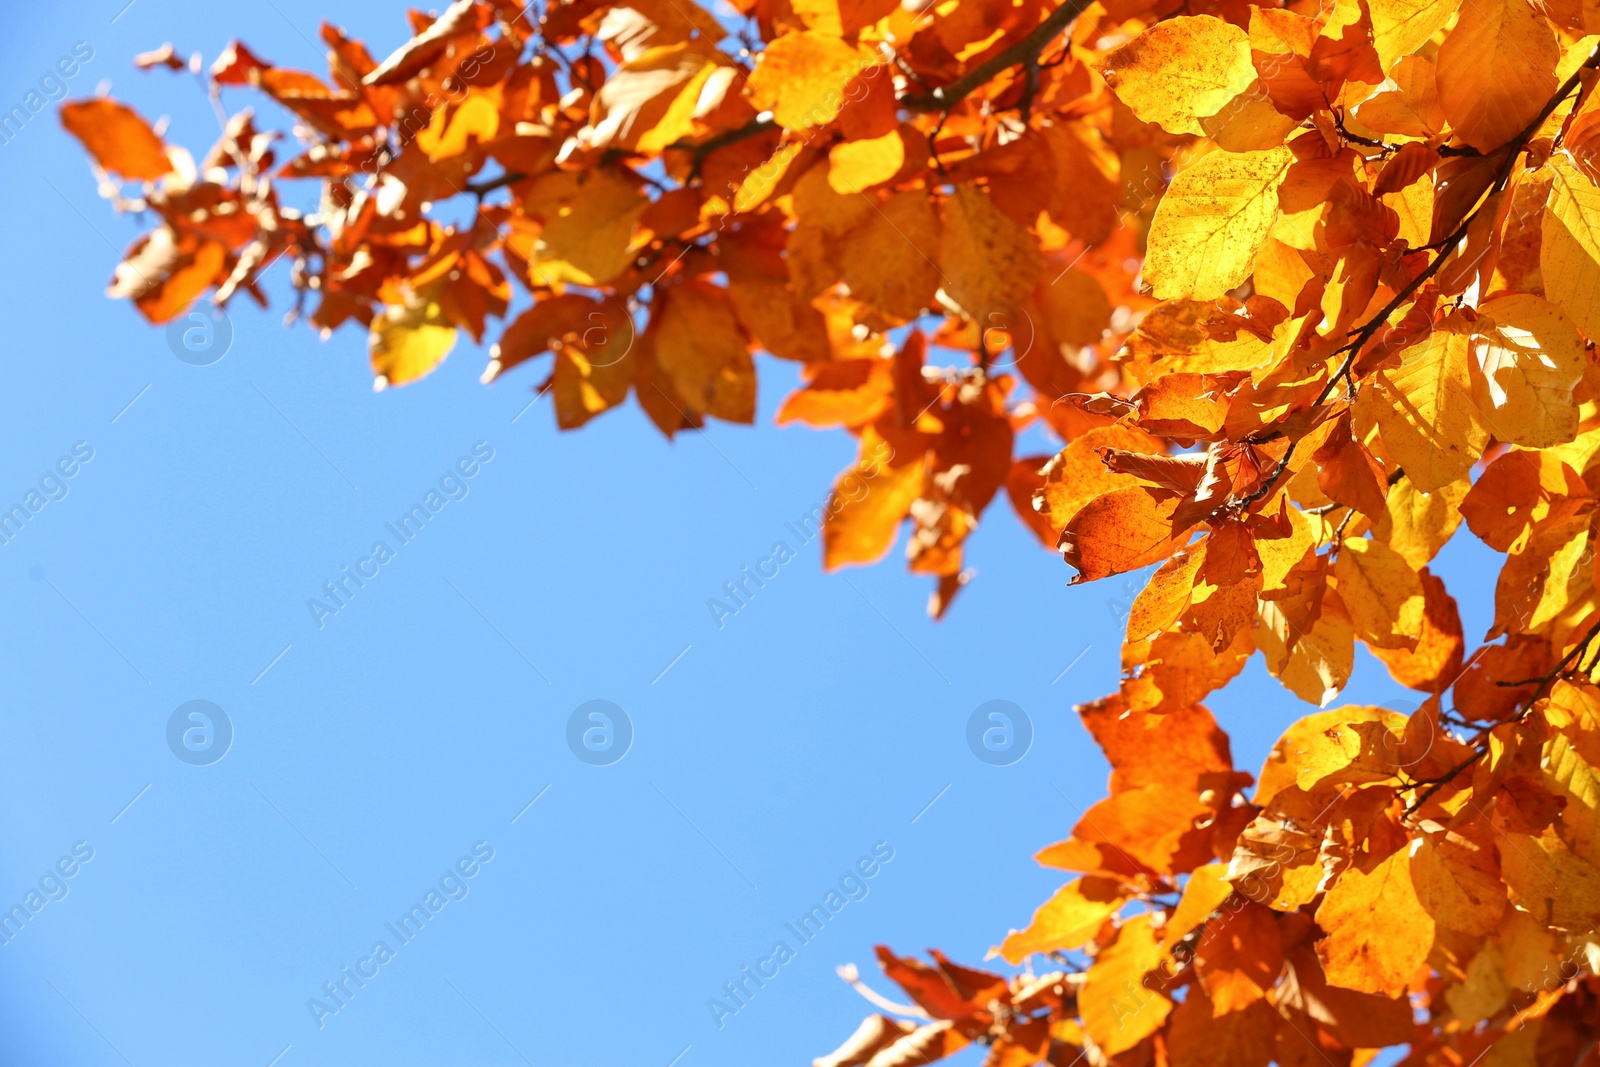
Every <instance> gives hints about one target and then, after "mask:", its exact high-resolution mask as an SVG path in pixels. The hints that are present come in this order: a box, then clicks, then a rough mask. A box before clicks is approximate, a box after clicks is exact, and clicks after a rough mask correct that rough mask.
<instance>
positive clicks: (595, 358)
mask: <svg viewBox="0 0 1600 1067" xmlns="http://www.w3.org/2000/svg"><path fill="white" fill-rule="evenodd" d="M600 307H601V310H600V311H595V312H591V313H590V315H589V321H588V322H587V323H586V325H587V326H588V329H586V330H585V331H584V333H583V334H582V335H581V338H580V340H581V342H582V343H581V344H564V345H562V346H561V347H560V348H558V349H557V350H556V361H555V370H554V375H553V378H552V380H551V386H550V388H551V393H552V396H553V398H554V400H555V407H556V425H557V426H559V427H560V428H561V429H563V430H572V429H576V428H577V427H579V426H582V425H583V424H584V423H586V422H588V421H589V420H590V419H592V418H594V417H595V416H596V415H598V414H600V413H601V412H603V411H606V410H608V409H610V408H614V407H616V406H617V405H618V404H620V403H622V402H623V401H624V400H626V399H627V397H628V387H629V386H630V385H632V384H633V377H634V366H633V345H634V340H635V336H634V330H633V320H632V318H631V317H630V316H629V314H628V308H627V304H626V302H625V301H623V300H622V299H621V298H613V299H612V300H610V301H607V302H606V303H605V304H602V305H600Z"/></svg>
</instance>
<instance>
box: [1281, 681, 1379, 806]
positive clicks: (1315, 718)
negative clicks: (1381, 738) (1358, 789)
mask: <svg viewBox="0 0 1600 1067" xmlns="http://www.w3.org/2000/svg"><path fill="white" fill-rule="evenodd" d="M1405 721H1406V720H1405V716H1403V715H1400V714H1398V713H1396V712H1393V711H1387V710H1385V709H1383V708H1374V707H1367V706H1364V705H1359V704H1351V705H1346V706H1345V707H1342V708H1334V709H1332V710H1330V711H1319V712H1317V713H1316V714H1315V715H1307V716H1306V717H1305V718H1303V719H1301V720H1300V721H1299V722H1297V723H1295V724H1294V725H1293V726H1291V727H1289V729H1288V730H1287V731H1285V732H1284V735H1283V736H1282V737H1280V738H1279V739H1278V743H1277V744H1275V745H1273V746H1272V752H1271V753H1270V754H1269V755H1268V756H1267V761H1266V763H1264V764H1262V766H1261V782H1260V785H1259V786H1257V788H1256V803H1258V804H1268V803H1271V801H1272V798H1273V797H1275V796H1277V795H1278V794H1279V793H1280V792H1282V791H1283V790H1285V789H1291V788H1293V789H1300V790H1303V791H1304V792H1307V793H1310V792H1314V791H1319V786H1328V785H1335V784H1337V785H1343V784H1345V783H1350V782H1354V783H1357V784H1360V783H1366V782H1381V781H1385V780H1387V779H1390V778H1392V777H1394V772H1395V767H1394V766H1393V764H1392V762H1390V761H1388V760H1386V759H1385V755H1384V752H1383V751H1382V750H1381V749H1375V747H1374V743H1373V742H1372V741H1371V740H1370V737H1369V735H1370V734H1371V733H1372V728H1371V727H1370V726H1366V725H1365V724H1377V725H1379V726H1382V727H1383V728H1384V729H1385V730H1387V731H1388V732H1389V733H1390V734H1394V735H1398V732H1399V731H1401V730H1403V729H1404V728H1405ZM1396 744H1398V742H1396ZM1391 754H1392V753H1391ZM1323 791H1325V790H1323Z"/></svg>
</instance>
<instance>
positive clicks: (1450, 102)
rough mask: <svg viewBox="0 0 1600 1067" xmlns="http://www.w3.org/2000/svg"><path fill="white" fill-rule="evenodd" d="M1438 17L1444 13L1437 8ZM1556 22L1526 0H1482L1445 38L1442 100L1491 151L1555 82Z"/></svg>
mask: <svg viewBox="0 0 1600 1067" xmlns="http://www.w3.org/2000/svg"><path fill="white" fill-rule="evenodd" d="M1434 17H1437V15H1435V16H1434ZM1560 59H1561V49H1560V46H1559V45H1558V44H1557V43H1556V35H1555V30H1554V29H1553V28H1552V27H1551V26H1550V24H1549V22H1547V21H1546V20H1545V19H1543V18H1541V17H1540V16H1539V14H1538V13H1537V12H1536V11H1535V10H1534V8H1533V6H1532V5H1531V4H1528V3H1525V2H1524V0H1475V2H1472V3H1467V4H1463V5H1462V6H1461V18H1460V19H1459V20H1458V21H1457V22H1456V25H1455V28H1454V29H1452V30H1451V31H1450V34H1449V36H1447V37H1446V38H1445V40H1444V43H1443V44H1442V45H1440V46H1439V60H1438V62H1439V74H1438V78H1439V104H1440V106H1441V107H1443V108H1444V113H1445V117H1446V118H1448V119H1449V120H1450V125H1451V127H1453V128H1454V130H1455V134H1456V136H1457V137H1459V138H1460V139H1461V140H1463V141H1465V142H1466V143H1467V144H1469V145H1471V146H1472V147H1473V148H1476V149H1478V150H1479V151H1483V152H1489V151H1492V150H1493V149H1496V148H1499V147H1500V146H1501V145H1503V144H1505V143H1506V142H1507V141H1509V140H1510V139H1511V138H1512V136H1513V135H1515V134H1516V133H1517V132H1518V131H1519V130H1521V129H1522V128H1523V127H1524V126H1526V125H1527V124H1528V123H1529V122H1531V121H1532V120H1533V118H1534V116H1535V115H1537V114H1538V113H1539V109H1540V108H1541V107H1543V106H1544V102H1545V101H1546V100H1548V99H1549V98H1550V94H1551V93H1552V92H1554V91H1555V88H1556V63H1557V62H1558V61H1559V60H1560Z"/></svg>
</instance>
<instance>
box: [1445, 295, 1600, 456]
mask: <svg viewBox="0 0 1600 1067" xmlns="http://www.w3.org/2000/svg"><path fill="white" fill-rule="evenodd" d="M1478 313H1479V314H1480V315H1482V316H1483V318H1482V319H1480V320H1479V321H1478V323H1477V329H1478V334H1479V338H1480V340H1479V341H1478V344H1477V356H1478V363H1479V366H1480V367H1481V368H1482V370H1483V376H1482V377H1481V378H1475V379H1474V382H1473V384H1474V386H1475V387H1476V389H1475V394H1476V395H1477V399H1478V404H1479V407H1480V408H1482V409H1483V410H1484V414H1485V418H1487V419H1488V420H1489V424H1490V426H1491V427H1492V428H1493V429H1494V435H1495V436H1496V437H1498V438H1499V439H1500V440H1502V441H1508V442H1510V443H1512V444H1518V445H1524V446H1526V447H1528V448H1547V447H1549V446H1551V445H1558V444H1562V443H1564V442H1567V441H1570V440H1572V439H1573V438H1574V437H1576V436H1577V435H1578V405H1577V404H1576V403H1574V402H1573V399H1572V391H1573V389H1574V388H1575V387H1576V386H1577V384H1578V383H1579V382H1580V381H1582V380H1583V370H1584V366H1585V365H1586V362H1587V361H1586V359H1585V357H1584V351H1583V338H1581V337H1579V336H1578V329H1577V327H1576V326H1574V325H1573V324H1572V320H1571V319H1569V318H1567V316H1566V315H1565V314H1563V313H1562V311H1561V309H1560V308H1559V307H1557V306H1556V305H1555V304H1552V303H1550V301H1548V300H1545V299H1544V298H1542V297H1537V296H1530V295H1528V294H1527V293H1512V294H1510V295H1507V296H1501V297H1497V298H1495V299H1493V300H1489V301H1486V302H1485V303H1483V304H1481V305H1479V307H1478Z"/></svg>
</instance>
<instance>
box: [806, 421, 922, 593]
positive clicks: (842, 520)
mask: <svg viewBox="0 0 1600 1067" xmlns="http://www.w3.org/2000/svg"><path fill="white" fill-rule="evenodd" d="M922 487H923V457H922V456H921V455H897V454H896V453H895V450H894V449H893V448H892V447H891V446H890V444H889V442H888V441H886V440H884V439H883V438H882V437H881V436H879V435H878V433H877V432H876V431H875V430H873V429H872V428H871V427H870V426H869V427H866V428H865V429H864V430H863V431H862V433H861V453H860V457H859V458H858V459H857V460H856V462H855V464H854V465H853V466H852V467H850V469H848V470H846V471H845V472H844V473H843V474H841V475H840V476H839V480H838V481H836V482H834V484H833V494H832V495H831V496H830V497H829V498H828V510H827V514H826V516H825V517H824V520H823V526H822V565H823V566H824V567H826V568H827V569H828V570H833V569H835V568H837V567H843V566H846V565H848V564H852V563H876V562H877V561H878V560H880V559H882V558H883V557H884V555H885V553H887V552H888V551H889V548H890V546H892V545H893V544H894V538H895V534H896V532H898V530H899V529H900V520H902V519H904V518H905V517H906V513H907V512H908V511H910V510H911V504H912V502H913V501H915V500H916V499H917V497H919V496H921V495H922Z"/></svg>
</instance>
